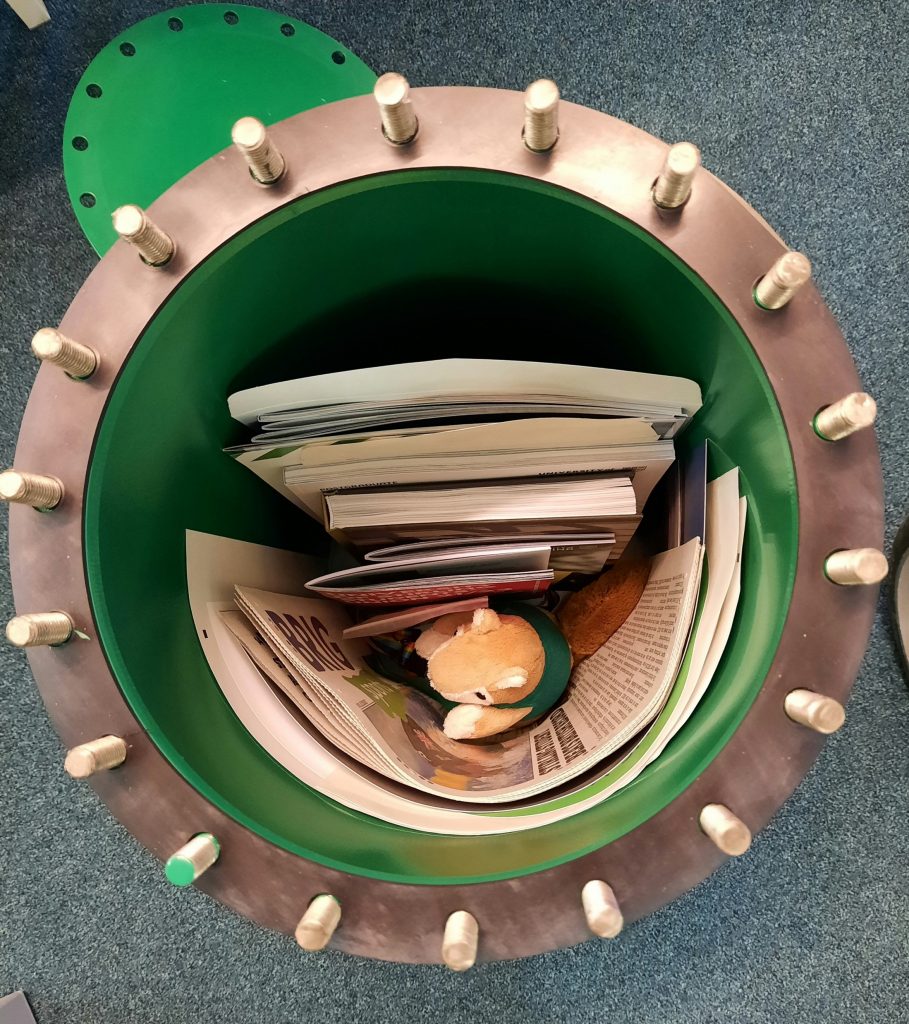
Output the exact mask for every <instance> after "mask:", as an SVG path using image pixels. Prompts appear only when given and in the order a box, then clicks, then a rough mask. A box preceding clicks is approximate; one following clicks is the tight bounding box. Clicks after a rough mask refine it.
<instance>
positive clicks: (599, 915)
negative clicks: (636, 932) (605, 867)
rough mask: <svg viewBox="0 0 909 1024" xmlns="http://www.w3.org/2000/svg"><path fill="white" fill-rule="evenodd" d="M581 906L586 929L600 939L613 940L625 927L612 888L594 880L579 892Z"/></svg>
mask: <svg viewBox="0 0 909 1024" xmlns="http://www.w3.org/2000/svg"><path fill="white" fill-rule="evenodd" d="M581 904H582V905H583V907H584V917H586V918H587V927H588V928H589V929H590V930H591V931H592V932H593V934H594V935H598V936H599V937H600V938H601V939H614V938H615V937H616V936H617V935H618V934H619V932H620V931H621V930H622V928H623V927H624V925H625V919H624V918H623V917H622V909H621V907H620V906H619V901H618V900H617V899H616V898H615V893H614V892H613V891H612V886H610V885H607V884H606V883H605V882H601V881H599V880H597V879H594V880H592V881H590V882H588V883H587V884H586V885H585V886H584V888H583V889H582V890H581Z"/></svg>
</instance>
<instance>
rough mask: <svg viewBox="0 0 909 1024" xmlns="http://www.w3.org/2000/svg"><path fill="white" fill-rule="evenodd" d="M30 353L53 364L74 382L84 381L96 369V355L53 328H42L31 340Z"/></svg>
mask: <svg viewBox="0 0 909 1024" xmlns="http://www.w3.org/2000/svg"><path fill="white" fill-rule="evenodd" d="M32 352H33V353H34V354H35V355H36V356H37V357H38V359H40V360H41V361H42V362H45V363H53V364H54V366H59V367H60V369H61V370H63V371H64V372H65V373H68V374H69V375H70V377H75V378H76V380H85V378H86V377H91V375H92V374H93V373H94V372H95V370H97V369H98V361H99V360H98V354H97V352H94V351H93V350H92V349H90V348H89V347H88V346H87V345H81V344H80V343H79V342H78V341H73V339H72V338H68V337H67V336H66V335H65V334H61V333H60V332H59V331H58V330H55V329H54V328H53V327H42V328H41V330H39V331H37V332H36V333H35V336H34V337H33V338H32Z"/></svg>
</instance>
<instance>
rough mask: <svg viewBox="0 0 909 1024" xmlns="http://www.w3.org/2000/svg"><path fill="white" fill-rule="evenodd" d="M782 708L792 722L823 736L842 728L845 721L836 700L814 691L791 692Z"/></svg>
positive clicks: (842, 711) (842, 709)
mask: <svg viewBox="0 0 909 1024" xmlns="http://www.w3.org/2000/svg"><path fill="white" fill-rule="evenodd" d="M783 707H784V708H785V710H786V714H787V715H788V716H789V717H790V718H791V719H792V721H793V722H798V724H799V725H804V726H807V728H809V729H813V730H814V731H815V732H821V733H823V734H824V735H825V736H829V735H830V733H832V732H836V731H837V729H840V728H842V725H843V722H845V721H846V711H845V709H844V708H843V705H842V704H840V702H839V701H838V700H834V699H833V698H832V697H825V696H824V695H823V694H821V693H815V692H814V690H792V692H791V693H787V694H786V700H785V701H784V702H783Z"/></svg>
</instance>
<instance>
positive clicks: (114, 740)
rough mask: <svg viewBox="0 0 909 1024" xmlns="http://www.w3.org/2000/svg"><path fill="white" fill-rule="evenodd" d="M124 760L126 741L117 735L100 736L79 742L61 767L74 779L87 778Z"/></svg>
mask: <svg viewBox="0 0 909 1024" xmlns="http://www.w3.org/2000/svg"><path fill="white" fill-rule="evenodd" d="M125 760H126V743H124V741H123V740H122V739H120V737H119V736H101V737H100V738H99V739H96V740H90V741H89V742H88V743H80V744H79V746H78V747H73V748H72V750H70V751H69V752H68V753H67V755H66V760H65V761H64V762H63V767H64V769H65V770H66V773H67V774H68V775H71V776H72V777H73V778H74V779H87V778H88V777H89V776H90V775H95V774H96V773H97V772H106V771H109V770H110V769H111V768H116V767H117V766H118V765H121V764H123V762H124V761H125Z"/></svg>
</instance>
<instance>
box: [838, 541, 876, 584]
mask: <svg viewBox="0 0 909 1024" xmlns="http://www.w3.org/2000/svg"><path fill="white" fill-rule="evenodd" d="M888 568H889V567H888V565H887V558H886V557H885V555H884V554H883V552H881V551H878V550H877V548H849V549H848V550H845V551H834V552H833V554H832V555H829V556H828V557H827V560H826V561H825V562H824V572H825V573H826V575H827V578H828V579H830V580H832V581H833V582H834V583H839V584H840V585H841V586H869V585H870V584H872V583H880V582H881V580H882V579H883V578H884V577H885V576H886V575H887V571H888Z"/></svg>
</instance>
